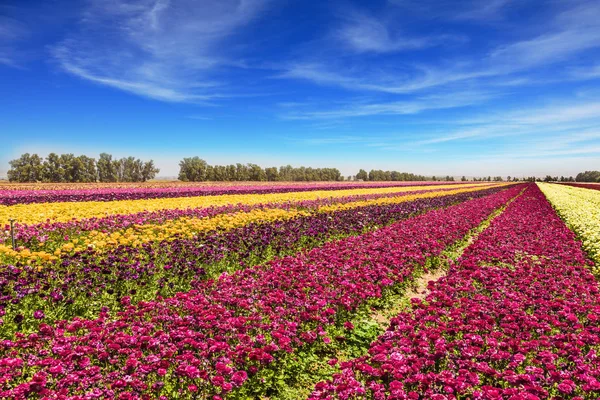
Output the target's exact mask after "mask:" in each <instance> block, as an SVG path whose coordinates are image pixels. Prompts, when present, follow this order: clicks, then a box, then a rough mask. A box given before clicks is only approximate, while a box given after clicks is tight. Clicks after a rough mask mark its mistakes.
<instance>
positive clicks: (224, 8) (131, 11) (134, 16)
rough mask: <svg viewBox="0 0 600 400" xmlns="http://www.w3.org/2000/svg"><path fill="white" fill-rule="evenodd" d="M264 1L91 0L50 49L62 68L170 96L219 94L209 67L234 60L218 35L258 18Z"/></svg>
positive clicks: (201, 97)
mask: <svg viewBox="0 0 600 400" xmlns="http://www.w3.org/2000/svg"><path fill="white" fill-rule="evenodd" d="M265 4H266V0H240V1H234V0H221V1H216V0H215V1H206V2H196V1H192V0H178V1H175V0H173V1H169V0H155V1H148V0H134V1H125V0H113V1H104V0H92V2H91V6H90V7H89V8H88V9H87V10H86V11H85V13H84V15H83V17H82V18H81V27H80V30H79V32H77V33H76V34H71V35H70V36H69V37H68V38H66V39H65V40H63V41H62V42H61V43H59V44H58V45H55V46H53V47H52V49H51V52H52V54H53V56H54V58H55V59H56V61H57V62H58V63H59V65H60V66H61V67H62V68H63V69H64V70H65V71H67V72H69V73H71V74H73V75H76V76H78V77H80V78H82V79H86V80H89V81H92V82H95V83H98V84H101V85H105V86H110V87H114V88H116V89H119V90H123V91H126V92H130V93H133V94H136V95H140V96H144V97H148V98H152V99H156V100H161V101H169V102H203V101H207V100H210V99H214V98H218V97H222V96H224V95H223V93H221V92H219V90H218V89H217V87H219V88H220V89H221V90H222V87H221V86H222V82H219V81H218V80H215V79H214V78H213V77H212V75H211V72H213V71H214V70H215V69H216V67H219V68H221V69H223V68H227V67H232V66H236V64H237V61H235V59H234V58H232V57H229V56H228V54H227V52H225V51H223V46H222V45H223V44H224V42H225V41H226V40H227V39H228V38H230V37H231V36H233V35H234V34H235V33H236V32H238V31H239V30H240V29H242V28H243V27H244V26H245V25H247V24H248V23H250V22H251V21H252V20H253V19H254V18H256V17H258V16H259V14H260V12H261V10H263V9H264V7H265Z"/></svg>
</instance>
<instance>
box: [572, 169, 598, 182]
mask: <svg viewBox="0 0 600 400" xmlns="http://www.w3.org/2000/svg"><path fill="white" fill-rule="evenodd" d="M575 181H577V182H600V171H585V172H580V173H578V174H577V176H576V177H575Z"/></svg>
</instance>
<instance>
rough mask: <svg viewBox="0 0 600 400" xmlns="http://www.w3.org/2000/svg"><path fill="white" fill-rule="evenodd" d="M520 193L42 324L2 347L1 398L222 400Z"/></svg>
mask: <svg viewBox="0 0 600 400" xmlns="http://www.w3.org/2000/svg"><path fill="white" fill-rule="evenodd" d="M518 191H519V188H513V189H509V190H505V191H501V192H499V193H496V194H493V195H490V196H486V197H483V198H479V199H473V200H469V201H466V202H464V203H461V204H458V205H455V206H451V207H448V208H446V209H443V210H436V211H431V212H428V213H425V214H423V215H420V216H417V217H414V218H411V219H408V220H405V221H402V222H399V223H396V224H393V225H391V226H389V227H386V228H382V229H380V230H377V231H374V232H369V233H366V234H364V235H361V236H358V237H352V238H347V239H343V240H339V241H336V242H332V243H329V244H326V245H325V246H323V247H320V248H316V249H313V250H312V251H310V252H308V253H302V254H300V255H298V256H296V257H284V258H278V259H275V260H273V261H271V262H269V263H267V264H266V265H264V266H258V267H252V268H246V269H243V270H240V271H237V272H235V273H233V274H223V275H221V276H220V277H219V279H217V280H214V281H206V282H204V283H203V284H201V285H199V286H198V287H197V288H196V289H195V290H192V291H190V292H187V293H179V294H177V295H176V296H174V297H172V298H166V299H165V298H160V297H158V298H156V299H155V300H153V301H148V302H140V303H138V304H137V305H130V301H131V299H130V298H129V297H128V296H126V297H123V298H122V299H121V303H122V305H123V307H124V311H122V312H120V313H118V314H117V315H114V314H108V312H102V313H101V315H100V316H99V318H97V319H95V320H81V319H77V318H76V319H73V320H70V321H60V322H57V323H56V324H55V325H54V326H49V325H45V324H44V325H41V326H40V329H39V331H38V332H36V333H33V334H30V335H27V336H26V335H17V337H16V338H15V339H14V340H4V341H3V342H1V343H0V356H1V358H0V371H1V375H0V388H1V389H2V392H0V396H4V397H10V398H16V399H20V398H35V397H44V396H46V397H59V396H61V395H63V396H67V395H69V396H75V395H78V396H81V397H82V398H83V397H84V396H87V397H100V398H102V397H103V398H122V399H134V398H148V397H158V396H159V395H162V396H165V398H175V397H176V398H198V397H201V398H211V396H212V395H215V396H217V397H216V398H220V397H219V396H223V395H224V394H227V393H229V392H231V391H232V390H233V389H234V388H237V387H239V386H241V385H243V384H244V382H246V380H248V379H249V380H250V381H251V382H252V377H253V375H255V374H256V373H257V372H258V371H259V370H261V369H266V368H269V365H270V364H272V362H273V360H274V359H276V358H279V357H282V356H284V355H285V354H288V353H290V352H294V351H295V350H297V349H298V348H301V347H303V348H304V347H306V346H327V344H328V343H330V342H331V341H332V340H334V339H335V338H329V337H327V335H326V334H325V330H324V327H326V326H328V325H336V326H340V327H341V326H343V325H344V323H345V322H347V321H348V319H349V318H350V316H351V315H352V313H354V312H355V311H356V310H357V309H358V308H360V307H361V305H364V304H365V303H366V302H368V301H369V300H370V299H376V298H379V297H381V296H382V294H383V293H385V292H386V291H387V290H391V289H392V288H393V287H397V286H401V285H402V284H403V283H404V282H405V281H406V280H410V279H411V276H412V271H413V268H414V267H415V266H416V265H419V264H422V263H424V262H425V261H426V260H427V259H429V258H430V257H434V256H436V255H439V254H440V252H441V251H442V250H443V249H444V248H446V247H447V246H449V245H451V244H452V243H455V242H456V241H458V240H460V239H462V238H463V237H464V235H465V234H466V233H467V232H468V231H469V230H470V229H473V228H474V227H476V226H478V225H479V223H481V221H483V220H484V219H485V218H486V217H487V216H488V215H489V214H490V213H491V212H493V210H495V209H496V208H498V207H500V206H501V205H502V204H504V203H506V202H507V201H508V200H509V199H510V198H511V197H513V196H514V195H515V194H517V193H518ZM38 316H40V317H42V318H43V316H41V315H38ZM347 328H348V329H351V327H350V326H348V327H347ZM335 340H336V339H335Z"/></svg>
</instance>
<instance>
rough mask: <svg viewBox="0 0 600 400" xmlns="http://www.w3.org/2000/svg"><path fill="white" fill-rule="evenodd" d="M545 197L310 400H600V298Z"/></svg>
mask: <svg viewBox="0 0 600 400" xmlns="http://www.w3.org/2000/svg"><path fill="white" fill-rule="evenodd" d="M589 264H590V262H589V261H588V260H587V259H586V256H585V254H584V252H583V251H582V249H581V244H580V243H579V242H578V241H577V240H576V238H575V236H574V234H573V233H572V232H571V231H570V230H569V229H567V227H566V226H565V225H564V223H563V222H562V221H561V220H560V219H559V218H558V216H557V215H556V213H555V212H554V211H553V209H552V207H551V206H550V204H549V203H548V202H547V201H546V199H545V198H544V196H543V194H542V193H541V192H540V190H539V189H538V188H537V186H535V185H533V184H532V185H530V187H529V188H528V189H527V191H526V192H525V193H524V194H523V195H522V196H521V197H519V198H518V199H517V200H516V201H515V202H513V203H512V204H511V205H510V206H509V207H508V208H507V209H506V211H505V212H504V213H503V214H501V215H500V216H499V217H498V218H496V219H495V220H494V221H493V222H492V224H491V226H490V227H489V228H488V229H486V230H485V231H484V232H483V233H482V234H481V235H480V237H479V239H478V240H476V241H475V243H473V244H472V245H471V246H470V247H469V248H467V250H466V251H465V253H464V255H463V256H462V257H461V259H460V260H459V262H458V263H457V265H455V266H453V267H452V268H451V270H450V271H449V273H448V275H447V276H445V277H443V278H441V279H440V280H438V281H437V282H435V283H434V282H430V284H429V290H430V294H429V295H428V296H427V298H426V300H425V301H420V300H417V299H413V301H412V303H413V310H412V311H410V312H404V313H401V314H399V315H398V316H397V317H396V318H394V319H393V320H392V321H391V326H390V328H389V330H388V331H387V332H386V333H385V334H383V335H382V336H381V337H380V338H379V339H378V340H377V341H375V342H374V343H373V344H372V345H371V348H370V350H369V354H368V356H365V357H362V358H359V359H355V360H353V361H350V362H346V363H342V372H341V373H340V374H338V375H336V376H335V377H334V378H333V380H331V381H328V382H321V383H319V384H317V386H316V388H315V390H314V392H313V394H312V396H311V397H310V398H311V399H355V398H361V399H362V398H373V399H384V398H389V399H419V398H430V399H440V400H441V399H457V398H475V399H527V400H534V399H546V398H553V399H564V398H570V399H588V398H589V399H592V398H594V399H596V398H598V397H599V396H600V354H598V352H599V350H600V291H599V289H598V283H597V282H596V281H595V279H594V277H593V275H592V274H591V273H590V271H589V270H588V267H589Z"/></svg>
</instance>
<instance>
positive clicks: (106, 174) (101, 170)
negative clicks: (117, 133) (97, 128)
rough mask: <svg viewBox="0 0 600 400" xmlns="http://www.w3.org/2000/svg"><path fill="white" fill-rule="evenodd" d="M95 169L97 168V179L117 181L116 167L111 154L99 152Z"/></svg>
mask: <svg viewBox="0 0 600 400" xmlns="http://www.w3.org/2000/svg"><path fill="white" fill-rule="evenodd" d="M96 169H97V170H98V180H99V181H100V182H116V181H117V179H118V176H117V167H116V165H115V163H114V162H113V158H112V155H110V154H107V153H101V154H100V157H99V158H98V162H97V163H96Z"/></svg>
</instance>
